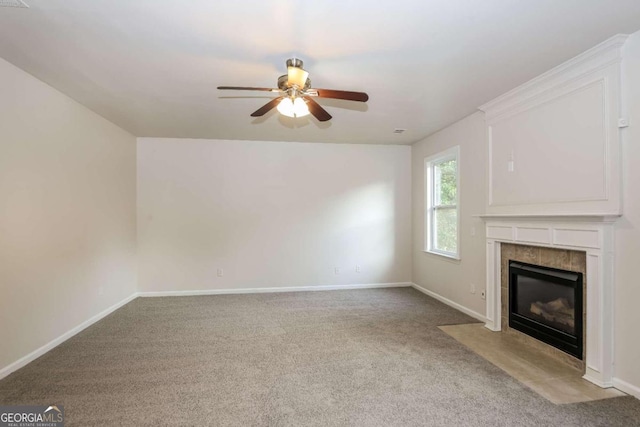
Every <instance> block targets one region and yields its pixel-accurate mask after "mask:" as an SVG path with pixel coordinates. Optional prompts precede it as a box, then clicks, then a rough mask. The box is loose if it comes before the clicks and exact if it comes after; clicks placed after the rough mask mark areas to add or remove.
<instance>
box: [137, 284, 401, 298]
mask: <svg viewBox="0 0 640 427" xmlns="http://www.w3.org/2000/svg"><path fill="white" fill-rule="evenodd" d="M410 286H412V283H411V282H392V283H363V284H350V285H318V286H280V287H272V288H237V289H234V288H226V289H200V290H186V291H146V292H138V296H140V297H143V298H146V297H179V296H197V295H235V294H264V293H277V292H316V291H338V290H348V289H374V288H407V287H410Z"/></svg>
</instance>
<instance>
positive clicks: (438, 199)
mask: <svg viewBox="0 0 640 427" xmlns="http://www.w3.org/2000/svg"><path fill="white" fill-rule="evenodd" d="M456 163H457V162H456V160H455V159H451V160H447V161H445V162H441V163H438V164H436V165H434V184H435V186H434V192H435V194H434V196H435V197H434V205H435V206H438V205H455V204H456V191H457V188H456V175H457V164H456Z"/></svg>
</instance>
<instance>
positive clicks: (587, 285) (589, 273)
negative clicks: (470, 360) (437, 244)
mask: <svg viewBox="0 0 640 427" xmlns="http://www.w3.org/2000/svg"><path fill="white" fill-rule="evenodd" d="M484 219H485V221H486V236H487V281H486V284H487V322H486V327H487V328H489V329H491V330H493V331H503V333H509V334H512V335H515V336H519V337H521V339H522V340H523V341H526V342H527V344H532V345H535V346H538V347H539V348H544V349H545V351H547V352H548V353H550V354H552V355H554V356H556V357H558V358H562V359H563V361H564V362H567V363H570V364H572V365H573V366H576V367H578V368H579V369H583V371H584V378H585V379H586V380H589V381H591V382H592V383H594V384H596V385H598V386H600V387H611V386H612V384H611V382H612V377H613V298H612V296H613V295H612V291H613V260H614V258H613V256H614V254H613V247H614V245H613V221H614V220H615V219H616V217H606V216H554V217H518V216H485V217H484ZM509 259H514V260H518V261H522V262H529V263H532V264H538V265H543V266H547V267H555V268H561V269H566V270H573V271H580V272H582V273H583V274H584V291H585V292H584V313H585V314H584V316H585V319H584V320H585V323H584V331H585V333H584V334H585V337H584V343H585V345H584V358H583V360H584V361H583V362H582V361H579V360H578V359H575V358H573V357H571V356H569V355H566V354H565V353H563V352H561V351H560V350H557V349H555V348H553V347H551V346H548V345H547V344H544V343H542V342H539V341H537V340H535V339H534V338H531V337H529V336H527V335H524V334H522V333H520V332H518V331H515V330H512V329H509V327H508V313H507V311H506V310H507V309H508V308H507V301H508V299H507V297H508V260H509ZM534 342H535V343H534ZM559 363H561V362H559Z"/></svg>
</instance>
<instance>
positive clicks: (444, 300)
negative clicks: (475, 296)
mask: <svg viewBox="0 0 640 427" xmlns="http://www.w3.org/2000/svg"><path fill="white" fill-rule="evenodd" d="M411 287H412V288H413V289H415V290H417V291H420V292H422V293H423V294H425V295H427V296H430V297H432V298H435V299H437V300H438V301H440V302H442V303H444V304H446V305H448V306H449V307H452V308H455V309H456V310H458V311H461V312H463V313H464V314H466V315H467V316H471V317H473V318H474V319H478V320H479V321H480V322H483V323H487V318H486V317H485V316H483V315H482V314H480V313H478V312H477V311H473V310H471V309H470V308H467V307H465V306H464V305H461V304H458V303H457V302H455V301H451V300H450V299H449V298H445V297H443V296H442V295H440V294H437V293H435V292H433V291H430V290H429V289H425V288H423V287H422V286H420V285H417V284H415V283H412V284H411Z"/></svg>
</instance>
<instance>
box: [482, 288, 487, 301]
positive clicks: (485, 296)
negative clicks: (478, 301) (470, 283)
mask: <svg viewBox="0 0 640 427" xmlns="http://www.w3.org/2000/svg"><path fill="white" fill-rule="evenodd" d="M480 298H482V299H487V294H486V292H485V290H484V289H483V290H481V291H480Z"/></svg>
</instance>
